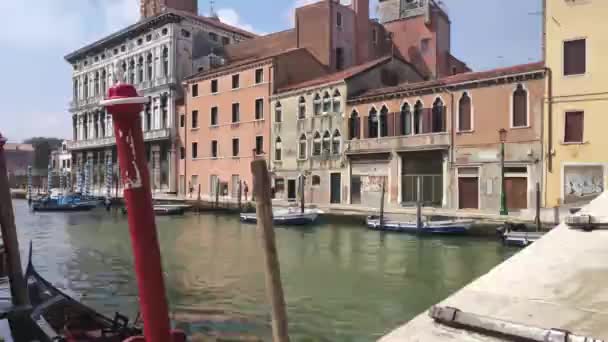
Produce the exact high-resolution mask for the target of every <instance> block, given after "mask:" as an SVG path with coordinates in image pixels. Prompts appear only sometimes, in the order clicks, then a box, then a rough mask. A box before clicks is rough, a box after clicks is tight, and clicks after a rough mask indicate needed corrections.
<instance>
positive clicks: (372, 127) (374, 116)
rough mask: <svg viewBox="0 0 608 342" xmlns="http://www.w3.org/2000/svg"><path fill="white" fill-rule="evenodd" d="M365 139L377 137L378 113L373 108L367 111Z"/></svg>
mask: <svg viewBox="0 0 608 342" xmlns="http://www.w3.org/2000/svg"><path fill="white" fill-rule="evenodd" d="M367 137H368V138H377V137H378V111H377V110H376V108H373V107H372V109H371V110H370V111H369V115H368V117H367Z"/></svg>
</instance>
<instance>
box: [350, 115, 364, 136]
mask: <svg viewBox="0 0 608 342" xmlns="http://www.w3.org/2000/svg"><path fill="white" fill-rule="evenodd" d="M348 123H349V124H348V139H349V140H353V139H359V138H360V136H361V127H360V126H361V121H360V120H359V113H357V111H356V110H353V112H352V113H350V118H349V120H348Z"/></svg>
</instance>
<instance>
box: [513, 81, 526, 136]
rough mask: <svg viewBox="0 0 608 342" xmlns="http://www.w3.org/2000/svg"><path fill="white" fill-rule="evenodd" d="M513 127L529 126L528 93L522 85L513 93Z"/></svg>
mask: <svg viewBox="0 0 608 342" xmlns="http://www.w3.org/2000/svg"><path fill="white" fill-rule="evenodd" d="M512 117H513V122H512V126H513V127H527V126H528V92H527V91H526V89H524V86H523V85H521V84H518V85H517V88H516V89H515V91H514V92H513V114H512Z"/></svg>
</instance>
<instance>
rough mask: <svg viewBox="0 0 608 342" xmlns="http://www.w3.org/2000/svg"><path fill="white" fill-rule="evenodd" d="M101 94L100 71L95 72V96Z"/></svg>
mask: <svg viewBox="0 0 608 342" xmlns="http://www.w3.org/2000/svg"><path fill="white" fill-rule="evenodd" d="M97 95H99V71H97V72H95V83H94V85H93V96H97Z"/></svg>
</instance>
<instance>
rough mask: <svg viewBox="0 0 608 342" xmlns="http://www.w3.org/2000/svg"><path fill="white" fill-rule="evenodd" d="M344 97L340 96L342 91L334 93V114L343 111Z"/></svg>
mask: <svg viewBox="0 0 608 342" xmlns="http://www.w3.org/2000/svg"><path fill="white" fill-rule="evenodd" d="M341 107H342V96H341V95H340V91H338V89H336V90H335V91H334V113H340V112H341V111H342V108H341Z"/></svg>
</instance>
